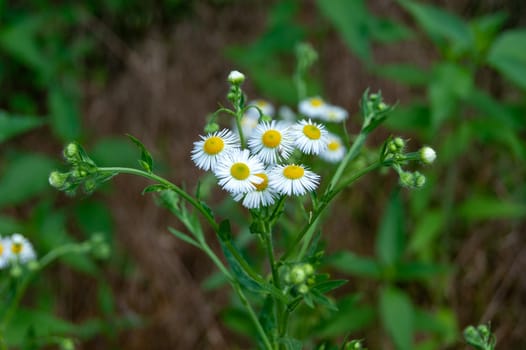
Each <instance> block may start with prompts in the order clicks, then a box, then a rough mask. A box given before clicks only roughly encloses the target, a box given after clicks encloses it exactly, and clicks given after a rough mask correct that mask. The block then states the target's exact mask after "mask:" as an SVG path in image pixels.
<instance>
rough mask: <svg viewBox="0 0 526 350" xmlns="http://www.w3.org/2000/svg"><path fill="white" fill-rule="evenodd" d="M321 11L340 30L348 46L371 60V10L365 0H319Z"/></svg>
mask: <svg viewBox="0 0 526 350" xmlns="http://www.w3.org/2000/svg"><path fill="white" fill-rule="evenodd" d="M316 5H317V6H318V8H319V9H320V12H321V13H322V14H323V15H324V16H325V17H326V18H327V19H328V20H329V21H330V22H331V23H332V24H333V25H334V27H336V29H337V30H338V31H339V32H340V34H341V36H342V38H343V40H344V41H345V43H346V44H347V46H348V47H349V48H350V49H351V50H352V51H353V52H354V53H355V54H356V55H357V56H358V57H359V58H360V59H362V60H363V61H365V62H370V61H371V47H370V39H369V17H370V14H369V11H368V10H367V8H366V7H365V2H364V1H363V0H353V1H349V0H318V1H316Z"/></svg>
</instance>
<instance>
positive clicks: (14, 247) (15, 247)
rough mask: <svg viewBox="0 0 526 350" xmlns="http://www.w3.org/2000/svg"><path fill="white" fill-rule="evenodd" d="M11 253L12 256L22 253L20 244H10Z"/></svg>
mask: <svg viewBox="0 0 526 350" xmlns="http://www.w3.org/2000/svg"><path fill="white" fill-rule="evenodd" d="M11 252H12V253H13V254H16V255H18V254H20V253H21V252H22V243H11Z"/></svg>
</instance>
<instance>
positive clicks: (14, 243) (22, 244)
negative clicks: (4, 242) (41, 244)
mask: <svg viewBox="0 0 526 350" xmlns="http://www.w3.org/2000/svg"><path fill="white" fill-rule="evenodd" d="M9 251H10V254H11V259H16V260H18V261H19V262H20V263H26V262H28V261H30V260H34V259H36V254H35V250H34V249H33V246H32V245H31V243H30V242H29V241H28V240H27V238H25V237H24V236H22V235H21V234H20V233H14V234H13V235H12V236H11V237H10V239H9Z"/></svg>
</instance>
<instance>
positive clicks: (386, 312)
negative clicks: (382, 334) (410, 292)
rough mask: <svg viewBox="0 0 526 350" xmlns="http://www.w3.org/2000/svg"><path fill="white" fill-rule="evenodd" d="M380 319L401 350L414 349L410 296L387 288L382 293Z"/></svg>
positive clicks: (412, 312) (393, 288) (412, 314)
mask: <svg viewBox="0 0 526 350" xmlns="http://www.w3.org/2000/svg"><path fill="white" fill-rule="evenodd" d="M379 307H380V317H381V320H382V324H383V327H384V328H385V329H386V330H387V332H388V333H389V335H390V337H391V339H392V340H393V342H394V344H395V346H396V348H397V349H399V350H405V349H412V347H413V333H414V310H413V305H412V303H411V300H410V298H409V296H407V294H406V293H404V292H403V291H401V290H399V289H397V288H395V287H391V286H386V287H384V288H383V289H382V290H381V291H380V300H379Z"/></svg>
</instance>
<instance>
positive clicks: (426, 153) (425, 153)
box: [420, 146, 437, 164]
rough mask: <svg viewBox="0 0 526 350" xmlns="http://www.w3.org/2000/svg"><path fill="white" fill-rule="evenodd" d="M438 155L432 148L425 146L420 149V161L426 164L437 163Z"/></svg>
mask: <svg viewBox="0 0 526 350" xmlns="http://www.w3.org/2000/svg"><path fill="white" fill-rule="evenodd" d="M436 157H437V154H436V152H435V150H434V149H432V148H431V147H428V146H425V147H422V148H421V149H420V159H421V160H422V162H424V163H426V164H431V163H433V162H434V161H435V159H436Z"/></svg>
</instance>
